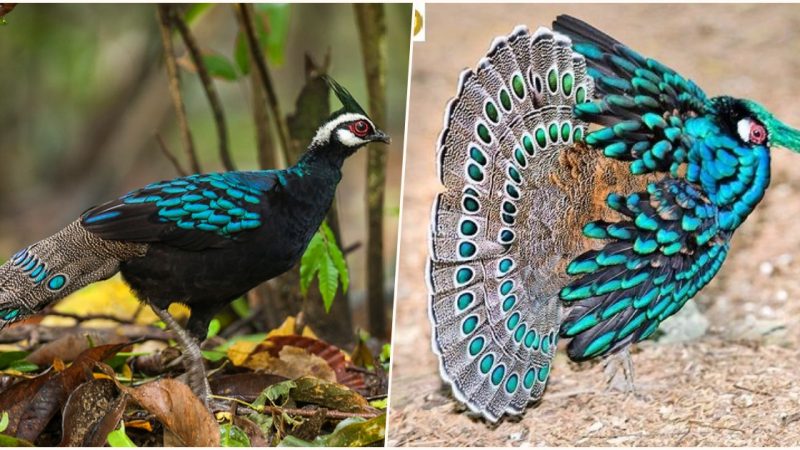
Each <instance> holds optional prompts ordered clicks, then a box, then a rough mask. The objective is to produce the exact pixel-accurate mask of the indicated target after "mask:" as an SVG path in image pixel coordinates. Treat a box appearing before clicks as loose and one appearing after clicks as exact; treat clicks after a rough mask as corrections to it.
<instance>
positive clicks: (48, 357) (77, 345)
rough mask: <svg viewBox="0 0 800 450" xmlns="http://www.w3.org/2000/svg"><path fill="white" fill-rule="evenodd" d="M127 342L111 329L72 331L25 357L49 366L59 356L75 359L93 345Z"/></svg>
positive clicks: (62, 358) (64, 358)
mask: <svg viewBox="0 0 800 450" xmlns="http://www.w3.org/2000/svg"><path fill="white" fill-rule="evenodd" d="M122 342H127V341H126V339H125V338H124V337H122V336H118V335H116V334H114V333H112V332H111V331H104V330H98V331H96V332H94V331H93V332H91V333H80V334H79V333H71V334H67V335H65V336H62V337H60V338H58V339H56V340H55V341H52V342H48V343H46V344H44V345H42V346H41V347H39V348H37V349H36V350H34V351H33V352H32V353H31V354H30V355H28V356H27V357H26V358H25V359H26V360H27V361H28V362H32V363H34V364H36V365H37V366H48V365H50V364H52V363H53V361H54V360H55V359H56V358H58V359H61V360H62V361H67V362H69V361H74V360H75V358H77V357H78V355H80V354H81V352H83V351H85V350H86V349H88V348H89V347H90V344H93V345H91V346H94V347H96V346H99V345H106V344H118V343H122Z"/></svg>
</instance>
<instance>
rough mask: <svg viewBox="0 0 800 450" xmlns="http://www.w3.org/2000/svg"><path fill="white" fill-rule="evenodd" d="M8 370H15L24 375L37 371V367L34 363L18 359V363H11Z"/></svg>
mask: <svg viewBox="0 0 800 450" xmlns="http://www.w3.org/2000/svg"><path fill="white" fill-rule="evenodd" d="M8 368H9V369H12V370H16V371H18V372H22V373H26V372H34V371H37V370H39V366H37V365H36V364H34V363H31V362H28V361H25V360H24V359H20V360H18V361H14V362H12V363H11V364H10V365H9V366H8Z"/></svg>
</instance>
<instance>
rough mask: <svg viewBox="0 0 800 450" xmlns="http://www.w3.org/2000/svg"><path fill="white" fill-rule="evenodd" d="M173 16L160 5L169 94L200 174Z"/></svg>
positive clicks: (192, 162)
mask: <svg viewBox="0 0 800 450" xmlns="http://www.w3.org/2000/svg"><path fill="white" fill-rule="evenodd" d="M171 14H172V13H171V6H170V5H158V25H159V28H160V30H161V42H162V43H163V44H164V62H165V63H166V66H167V76H168V77H169V92H170V96H171V97H172V105H173V106H174V107H175V114H176V115H177V117H178V128H180V130H181V140H182V141H183V148H184V150H185V151H186V155H187V157H188V158H189V165H190V166H191V168H192V171H193V172H195V173H200V172H201V169H200V161H199V160H198V159H197V152H196V151H195V149H194V139H192V131H191V129H190V128H189V121H188V119H187V118H186V108H185V107H184V105H183V97H182V95H181V81H180V73H179V72H178V64H177V62H176V61H175V48H174V47H173V46H172V33H171V32H170V28H171V27H170V17H171Z"/></svg>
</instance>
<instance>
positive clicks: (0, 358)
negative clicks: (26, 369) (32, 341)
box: [0, 351, 30, 370]
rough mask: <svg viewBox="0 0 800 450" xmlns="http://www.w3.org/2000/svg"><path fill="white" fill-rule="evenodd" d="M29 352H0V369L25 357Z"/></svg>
mask: <svg viewBox="0 0 800 450" xmlns="http://www.w3.org/2000/svg"><path fill="white" fill-rule="evenodd" d="M29 354H30V352H23V351H13V352H2V353H0V370H3V369H7V368H8V367H9V366H10V365H11V364H12V363H14V362H15V361H19V360H23V359H25V358H26V357H27V356H28V355H29Z"/></svg>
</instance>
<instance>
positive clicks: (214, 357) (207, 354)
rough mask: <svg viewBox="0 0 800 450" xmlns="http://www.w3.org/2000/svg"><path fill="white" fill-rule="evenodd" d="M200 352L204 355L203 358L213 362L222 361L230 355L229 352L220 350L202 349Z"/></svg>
mask: <svg viewBox="0 0 800 450" xmlns="http://www.w3.org/2000/svg"><path fill="white" fill-rule="evenodd" d="M200 354H201V355H202V356H203V358H205V359H207V360H209V361H211V362H217V361H221V360H223V359H225V358H226V357H227V356H228V354H227V353H225V352H218V351H216V350H200Z"/></svg>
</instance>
